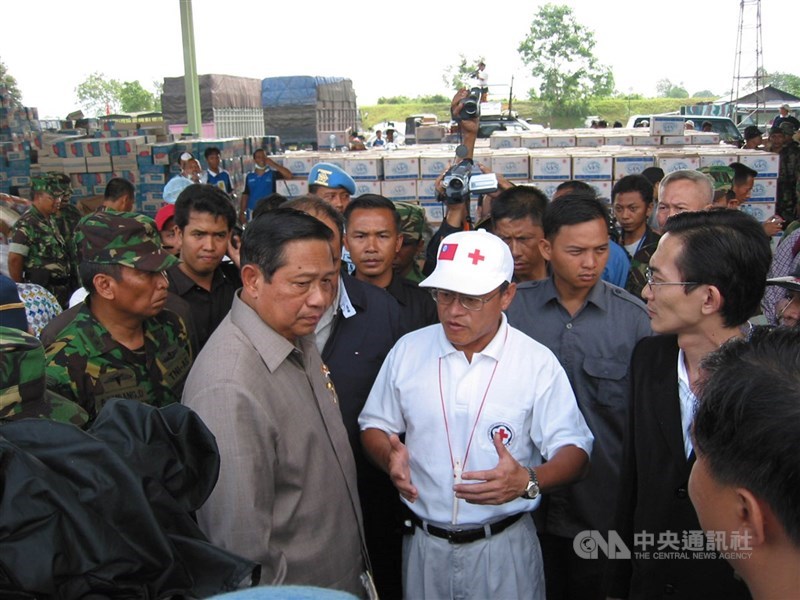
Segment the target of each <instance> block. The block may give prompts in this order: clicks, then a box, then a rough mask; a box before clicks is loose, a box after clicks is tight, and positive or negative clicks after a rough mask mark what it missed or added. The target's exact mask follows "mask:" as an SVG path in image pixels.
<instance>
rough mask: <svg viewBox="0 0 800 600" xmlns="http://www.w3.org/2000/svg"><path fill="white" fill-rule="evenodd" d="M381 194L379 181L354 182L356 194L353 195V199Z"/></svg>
mask: <svg viewBox="0 0 800 600" xmlns="http://www.w3.org/2000/svg"><path fill="white" fill-rule="evenodd" d="M380 193H381V182H380V181H365V180H359V181H356V193H355V194H353V197H354V198H357V197H358V196H360V195H361V194H378V195H380Z"/></svg>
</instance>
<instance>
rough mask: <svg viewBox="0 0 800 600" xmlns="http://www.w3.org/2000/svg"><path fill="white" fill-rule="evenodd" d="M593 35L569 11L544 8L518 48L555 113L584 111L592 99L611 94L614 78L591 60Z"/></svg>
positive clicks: (609, 70)
mask: <svg viewBox="0 0 800 600" xmlns="http://www.w3.org/2000/svg"><path fill="white" fill-rule="evenodd" d="M595 44H596V42H595V39H594V32H593V31H591V30H590V29H588V28H587V27H585V26H583V25H581V24H580V23H578V21H577V20H576V19H575V16H574V15H573V12H572V9H571V8H569V7H568V6H564V5H555V4H545V5H544V6H543V7H541V8H540V9H539V12H538V13H536V16H535V17H534V19H533V21H532V22H531V27H530V32H529V33H528V35H527V36H526V37H525V39H524V40H523V41H522V42H521V43H520V45H519V48H518V50H519V53H520V57H521V59H522V62H523V63H524V64H525V65H526V66H528V67H529V68H530V69H531V74H532V75H533V76H534V77H535V78H536V79H538V80H539V81H540V84H539V89H538V94H537V93H536V91H535V90H532V91H531V93H530V96H531V98H534V97H539V98H541V99H542V100H544V101H546V102H548V103H550V104H551V105H552V107H553V109H555V110H556V111H562V112H571V111H575V110H584V109H585V106H586V103H587V101H588V100H589V98H592V97H608V96H610V95H612V94H613V93H614V75H613V74H612V72H611V69H610V68H608V67H607V66H605V65H602V64H600V62H599V61H598V60H597V58H596V57H595V56H594V47H595Z"/></svg>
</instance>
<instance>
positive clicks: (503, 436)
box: [489, 423, 514, 446]
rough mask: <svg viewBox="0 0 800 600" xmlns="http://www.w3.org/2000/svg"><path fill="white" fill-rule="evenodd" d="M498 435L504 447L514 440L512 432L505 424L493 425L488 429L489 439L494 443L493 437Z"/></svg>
mask: <svg viewBox="0 0 800 600" xmlns="http://www.w3.org/2000/svg"><path fill="white" fill-rule="evenodd" d="M496 435H499V436H500V441H501V442H503V445H504V446H508V445H509V444H510V443H511V440H512V439H514V431H513V430H512V429H511V427H510V426H508V425H506V424H505V423H495V424H494V425H492V426H491V427H490V428H489V439H490V440H492V441H494V436H496Z"/></svg>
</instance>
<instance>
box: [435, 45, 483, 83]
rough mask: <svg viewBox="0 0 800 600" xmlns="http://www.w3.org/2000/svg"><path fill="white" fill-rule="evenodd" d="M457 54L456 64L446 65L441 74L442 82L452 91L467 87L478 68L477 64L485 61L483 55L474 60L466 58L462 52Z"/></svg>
mask: <svg viewBox="0 0 800 600" xmlns="http://www.w3.org/2000/svg"><path fill="white" fill-rule="evenodd" d="M458 56H459V59H460V60H459V62H458V64H455V65H450V66H449V67H447V69H445V71H444V74H443V75H442V81H443V82H444V84H445V85H446V86H447V87H448V88H449V89H452V90H453V91H456V90H460V89H461V88H465V87H469V85H470V82H471V80H472V79H474V78H473V74H474V73H475V72H476V71H477V70H478V65H479V64H480V63H482V62H486V59H485V58H484V57H483V56H479V57H478V58H476V59H474V60H472V59H468V58H467V57H466V56H464V55H463V54H459V55H458Z"/></svg>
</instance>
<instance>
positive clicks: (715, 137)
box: [684, 130, 720, 146]
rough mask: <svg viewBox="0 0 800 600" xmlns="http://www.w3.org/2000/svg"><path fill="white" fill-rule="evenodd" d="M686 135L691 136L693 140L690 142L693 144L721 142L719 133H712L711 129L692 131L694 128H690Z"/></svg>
mask: <svg viewBox="0 0 800 600" xmlns="http://www.w3.org/2000/svg"><path fill="white" fill-rule="evenodd" d="M684 135H686V136H688V137H689V139H690V140H691V142H690V143H691V144H694V145H698V146H703V145H708V146H715V145H717V144H719V142H720V140H719V134H718V133H712V132H710V131H692V130H689V131H686V132H685V133H684Z"/></svg>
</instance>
